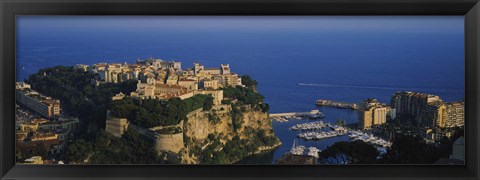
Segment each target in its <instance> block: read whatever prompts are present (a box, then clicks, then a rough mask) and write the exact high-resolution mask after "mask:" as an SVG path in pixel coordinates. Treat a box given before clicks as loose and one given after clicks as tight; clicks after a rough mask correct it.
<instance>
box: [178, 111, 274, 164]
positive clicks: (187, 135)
mask: <svg viewBox="0 0 480 180" xmlns="http://www.w3.org/2000/svg"><path fill="white" fill-rule="evenodd" d="M243 108H244V110H243V111H242V113H241V115H240V116H239V117H241V118H240V126H238V127H234V126H235V125H234V124H235V123H234V120H233V118H232V114H231V111H232V107H231V106H230V105H220V106H214V108H213V109H212V110H211V111H203V110H201V109H199V110H196V111H193V112H191V113H189V114H188V116H187V117H188V120H187V121H186V122H185V123H184V126H183V133H184V142H185V148H184V149H183V150H182V151H181V152H180V153H179V157H180V159H181V163H185V164H197V163H199V162H200V161H199V155H200V154H201V153H199V152H198V147H199V148H200V151H202V150H204V149H206V148H207V147H208V146H209V145H211V144H212V143H213V140H212V139H218V141H219V142H220V143H221V144H225V143H227V142H229V141H231V140H232V138H234V137H235V136H238V137H239V138H240V139H244V140H247V141H248V140H249V139H255V138H257V137H255V136H257V134H256V133H253V132H258V131H259V130H263V132H265V136H271V137H274V134H273V129H272V125H271V120H270V119H269V118H268V113H265V112H262V111H258V110H253V109H250V108H248V107H243ZM275 139H276V140H277V142H276V143H275V144H274V145H270V146H259V147H257V148H256V152H260V151H262V150H270V149H273V148H274V147H276V146H278V145H280V141H278V139H277V138H276V137H275ZM196 147H197V148H196ZM195 149H197V150H195ZM240 158H241V157H239V159H240ZM239 159H238V160H239Z"/></svg>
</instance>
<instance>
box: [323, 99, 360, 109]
mask: <svg viewBox="0 0 480 180" xmlns="http://www.w3.org/2000/svg"><path fill="white" fill-rule="evenodd" d="M316 105H317V106H329V107H336V108H343V109H352V110H358V105H357V104H355V103H346V102H339V101H332V100H324V99H319V100H317V101H316Z"/></svg>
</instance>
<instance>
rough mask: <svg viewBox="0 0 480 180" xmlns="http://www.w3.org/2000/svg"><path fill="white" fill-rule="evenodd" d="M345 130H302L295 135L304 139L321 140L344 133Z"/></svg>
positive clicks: (345, 132)
mask: <svg viewBox="0 0 480 180" xmlns="http://www.w3.org/2000/svg"><path fill="white" fill-rule="evenodd" d="M347 133H348V132H347V131H321V132H304V133H300V134H298V135H297V137H299V138H302V139H305V140H322V139H327V138H333V137H337V136H343V135H346V134H347Z"/></svg>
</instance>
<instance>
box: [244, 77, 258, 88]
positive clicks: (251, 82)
mask: <svg viewBox="0 0 480 180" xmlns="http://www.w3.org/2000/svg"><path fill="white" fill-rule="evenodd" d="M241 78H242V84H243V85H245V86H246V87H249V88H251V87H253V88H254V87H256V86H257V85H258V82H257V81H256V80H254V79H252V77H250V76H249V75H243V76H241Z"/></svg>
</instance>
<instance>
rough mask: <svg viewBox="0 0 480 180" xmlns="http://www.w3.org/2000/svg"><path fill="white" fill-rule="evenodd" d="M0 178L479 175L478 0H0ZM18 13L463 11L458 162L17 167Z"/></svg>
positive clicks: (260, 177) (263, 13)
mask: <svg viewBox="0 0 480 180" xmlns="http://www.w3.org/2000/svg"><path fill="white" fill-rule="evenodd" d="M0 12H1V15H0V16H1V17H0V20H1V23H0V25H1V28H0V34H1V36H0V42H1V45H0V46H1V48H0V54H1V59H0V128H1V130H0V144H1V145H0V160H1V163H0V177H1V179H55V178H57V179H119V178H127V179H220V178H221V179H223V178H228V179H245V178H250V179H266V178H267V179H318V178H324V179H351V178H359V179H370V178H377V179H384V178H392V179H416V178H419V179H427V178H428V179H478V178H479V162H480V161H479V160H480V159H479V158H480V156H479V152H480V151H479V149H480V148H479V147H480V143H479V139H478V138H479V129H480V126H479V123H478V120H480V119H479V112H480V108H479V102H480V97H479V82H480V81H479V76H480V74H479V69H480V66H479V63H478V61H479V59H480V56H479V55H480V36H479V35H480V4H479V3H478V0H299V1H295V0H243V1H242V0H230V1H226V0H204V1H199V0H155V1H153V0H140V1H135V0H104V1H93V0H67V1H65V0H63V1H60V0H35V1H34V0H1V1H0ZM19 15H464V17H465V80H466V82H465V106H466V107H465V115H466V116H465V128H466V129H465V133H466V136H465V140H466V158H465V159H466V164H465V165H351V166H341V165H339V166H338V165H335V166H286V165H285V166H268V165H267V166H265V165H262V166H259V165H241V166H231V165H210V166H195V165H159V166H157V165H64V166H55V165H42V166H34V165H16V164H15V155H14V154H15V153H14V152H15V138H14V137H15V130H14V126H15V124H14V119H15V116H14V104H15V100H14V94H15V93H14V85H15V78H14V77H15V16H19Z"/></svg>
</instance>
